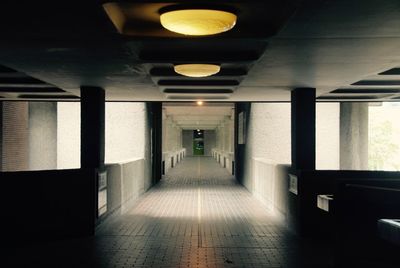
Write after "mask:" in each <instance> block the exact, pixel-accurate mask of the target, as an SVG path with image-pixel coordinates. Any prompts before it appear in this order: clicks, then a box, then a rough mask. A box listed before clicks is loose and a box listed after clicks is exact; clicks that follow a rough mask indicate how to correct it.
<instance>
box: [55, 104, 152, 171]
mask: <svg viewBox="0 0 400 268" xmlns="http://www.w3.org/2000/svg"><path fill="white" fill-rule="evenodd" d="M105 120H106V122H105V128H106V129H105V134H106V136H105V140H106V146H105V162H106V163H115V162H124V161H126V160H129V159H132V158H144V157H145V154H146V150H149V149H148V148H147V147H146V144H147V139H148V137H145V136H146V133H147V132H146V129H147V115H146V107H145V104H144V103H122V102H121V103H119V102H109V103H106V117H105ZM57 122H58V125H57V155H58V157H57V168H58V169H66V168H79V167H80V103H76V102H59V103H58V113H57Z"/></svg>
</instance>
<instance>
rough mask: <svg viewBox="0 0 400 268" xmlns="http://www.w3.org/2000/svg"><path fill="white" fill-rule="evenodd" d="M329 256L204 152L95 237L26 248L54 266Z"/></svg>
mask: <svg viewBox="0 0 400 268" xmlns="http://www.w3.org/2000/svg"><path fill="white" fill-rule="evenodd" d="M46 256H47V257H46ZM329 256H330V254H329V251H328V250H327V249H326V247H325V246H323V245H321V244H319V245H315V244H312V243H307V242H306V241H300V240H298V239H297V238H296V237H295V236H293V235H291V234H290V233H289V232H288V231H287V230H286V229H285V228H284V227H283V226H282V224H281V223H280V222H279V221H277V220H276V219H274V218H273V217H272V216H271V215H270V214H269V213H268V211H267V210H266V208H265V207H263V206H262V205H261V203H259V201H257V200H256V199H255V198H253V196H252V195H251V194H250V193H249V192H248V191H247V190H246V189H245V188H244V187H243V186H241V185H239V184H237V183H236V181H235V180H234V178H233V177H232V176H230V175H229V174H228V172H227V171H226V170H225V169H223V168H221V167H220V166H219V165H218V164H217V163H216V162H215V161H214V159H212V158H208V157H192V158H189V157H188V158H186V159H184V161H183V162H181V163H180V164H179V165H177V166H176V167H175V168H174V169H172V170H171V171H170V172H169V174H167V177H166V178H165V179H163V180H162V181H161V183H159V184H158V185H157V186H156V187H154V188H152V189H151V190H150V191H149V192H148V193H146V194H145V195H144V196H143V197H142V198H141V199H140V200H139V201H138V202H137V204H136V205H135V207H134V208H133V209H132V210H131V211H130V212H129V213H127V214H126V215H124V216H121V217H119V218H118V219H117V220H115V221H113V222H110V223H108V224H105V225H103V226H102V227H101V228H100V229H99V230H98V232H97V234H96V237H95V238H93V239H86V240H77V241H69V242H68V243H67V242H64V243H61V244H53V245H52V246H50V247H49V246H47V247H42V248H41V247H38V248H35V249H31V250H29V252H28V253H27V252H25V253H24V257H25V258H26V257H28V258H31V260H30V261H29V263H30V264H38V263H40V264H42V263H43V264H45V265H50V266H51V265H55V266H54V267H60V266H64V267H77V266H84V267H89V266H96V267H330V266H329V265H327V263H329V262H330V261H329ZM24 262H26V259H25V260H22V259H21V260H18V259H16V260H15V263H24Z"/></svg>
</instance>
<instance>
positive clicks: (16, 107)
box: [1, 101, 29, 171]
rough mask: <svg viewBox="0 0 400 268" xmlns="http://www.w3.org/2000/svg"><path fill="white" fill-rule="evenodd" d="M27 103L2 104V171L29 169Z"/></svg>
mask: <svg viewBox="0 0 400 268" xmlns="http://www.w3.org/2000/svg"><path fill="white" fill-rule="evenodd" d="M28 111H29V106H28V102H8V101H4V102H2V110H1V121H2V137H1V143H2V157H1V162H2V163H1V168H2V169H1V170H2V171H21V170H28V169H29V115H28Z"/></svg>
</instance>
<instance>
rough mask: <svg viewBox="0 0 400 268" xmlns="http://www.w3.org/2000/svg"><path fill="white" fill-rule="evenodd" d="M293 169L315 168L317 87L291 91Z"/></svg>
mask: <svg viewBox="0 0 400 268" xmlns="http://www.w3.org/2000/svg"><path fill="white" fill-rule="evenodd" d="M291 123H292V169H293V171H294V172H296V171H297V170H302V169H307V170H315V88H296V89H294V90H292V93H291Z"/></svg>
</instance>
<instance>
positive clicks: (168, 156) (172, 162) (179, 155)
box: [162, 148, 186, 175]
mask: <svg viewBox="0 0 400 268" xmlns="http://www.w3.org/2000/svg"><path fill="white" fill-rule="evenodd" d="M185 156H186V149H185V148H183V149H180V150H177V151H167V152H163V154H162V165H163V166H162V174H163V175H165V174H167V172H168V170H169V169H171V168H173V167H175V166H176V164H178V163H179V162H181V161H182V160H183V158H184V157H185Z"/></svg>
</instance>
